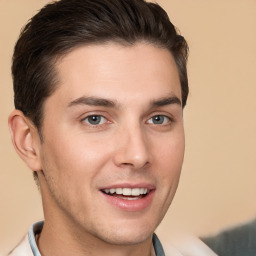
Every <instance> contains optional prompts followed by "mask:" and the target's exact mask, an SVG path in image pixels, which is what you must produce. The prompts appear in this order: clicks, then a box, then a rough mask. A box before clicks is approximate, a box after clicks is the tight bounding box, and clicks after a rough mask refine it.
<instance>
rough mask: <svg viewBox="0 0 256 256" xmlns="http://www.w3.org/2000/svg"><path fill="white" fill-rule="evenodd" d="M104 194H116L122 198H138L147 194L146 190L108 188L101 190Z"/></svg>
mask: <svg viewBox="0 0 256 256" xmlns="http://www.w3.org/2000/svg"><path fill="white" fill-rule="evenodd" d="M103 191H104V192H105V193H106V194H114V193H116V194H118V195H124V196H139V195H145V194H147V193H148V189H147V188H110V189H103Z"/></svg>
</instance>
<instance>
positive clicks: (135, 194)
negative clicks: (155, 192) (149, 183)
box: [132, 188, 140, 196]
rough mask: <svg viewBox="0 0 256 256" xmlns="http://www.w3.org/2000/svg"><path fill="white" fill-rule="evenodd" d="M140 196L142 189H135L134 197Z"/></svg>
mask: <svg viewBox="0 0 256 256" xmlns="http://www.w3.org/2000/svg"><path fill="white" fill-rule="evenodd" d="M139 195H140V189H139V188H134V189H132V196H139Z"/></svg>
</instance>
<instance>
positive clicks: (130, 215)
mask: <svg viewBox="0 0 256 256" xmlns="http://www.w3.org/2000/svg"><path fill="white" fill-rule="evenodd" d="M187 52H188V48H187V44H186V41H185V40H184V38H183V37H182V36H180V35H178V34H177V32H176V30H175V28H174V26H173V24H172V23H171V22H170V21H169V18H168V16H167V14H166V13H165V11H164V10H163V9H162V8H161V7H160V6H158V5H157V4H153V3H147V2H145V1H143V0H129V1H128V0H107V1H106V0H93V1H92V0H61V1H58V2H53V3H50V4H48V5H47V6H45V7H44V8H43V9H42V10H41V11H40V12H39V13H38V14H37V15H35V16H34V17H33V18H32V19H31V20H30V21H29V23H28V24H27V25H26V26H25V28H24V29H23V31H22V32H21V35H20V38H19V40H18V42H17V44H16V46H15V51H14V55H13V66H12V73H13V82H14V94H15V96H14V102H15V110H14V111H13V112H12V113H11V114H10V116H9V126H10V130H11V135H12V141H13V144H14V147H15V149H16V151H17V153H18V154H19V156H20V157H21V158H22V159H23V160H24V161H25V163H26V164H27V165H28V167H29V168H30V169H31V170H32V171H33V173H34V177H35V179H36V181H37V183H38V186H39V187H40V191H41V195H42V203H43V209H44V218H45V220H44V222H40V223H36V224H34V225H33V226H32V227H31V229H30V231H29V233H28V235H27V236H26V237H25V238H24V240H23V241H22V243H21V244H20V245H19V246H18V247H16V248H15V249H14V250H13V251H12V252H11V253H10V255H44V256H48V255H73V256H76V255H140V256H143V255H164V251H163V248H162V246H161V244H160V241H159V240H158V238H157V237H156V235H154V230H155V229H156V227H157V226H158V225H159V223H160V222H161V220H162V219H163V217H164V215H165V213H166V211H167V210H168V207H169V205H170V204H171V202H172V199H173V196H174V194H175V191H176V188H177V186H178V181H179V176H180V171H181V166H182V161H183V154H184V129H183V108H184V106H185V105H186V101H187V95H188V81H187V72H186V60H187ZM173 252H174V250H173ZM176 252H177V251H176ZM177 253H178V252H177ZM173 255H174V254H173ZM179 255H180V254H179Z"/></svg>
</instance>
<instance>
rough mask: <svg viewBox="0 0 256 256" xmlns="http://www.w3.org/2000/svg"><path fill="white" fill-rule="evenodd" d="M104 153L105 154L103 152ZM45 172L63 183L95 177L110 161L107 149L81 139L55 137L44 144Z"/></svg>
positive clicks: (95, 142)
mask: <svg viewBox="0 0 256 256" xmlns="http://www.w3.org/2000/svg"><path fill="white" fill-rule="evenodd" d="M103 151H104V152H103ZM43 156H44V157H43V166H44V169H45V170H44V171H45V172H50V173H49V174H50V175H51V176H52V175H54V176H55V177H56V178H57V179H58V180H61V181H62V182H65V180H66V181H69V182H71V181H72V180H73V181H74V179H76V180H79V179H80V182H81V180H84V179H85V176H86V178H87V179H88V178H90V177H93V176H94V175H96V174H97V172H98V171H99V170H100V169H101V167H102V166H103V165H104V164H105V162H106V161H107V159H108V150H107V147H103V146H102V143H99V142H98V141H92V140H86V139H82V138H81V137H79V136H77V137H74V136H73V137H71V138H65V139H63V137H57V136H56V137H55V138H54V139H53V138H52V139H50V140H47V141H45V142H44V148H43Z"/></svg>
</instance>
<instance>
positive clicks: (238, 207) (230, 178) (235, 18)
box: [0, 0, 256, 253]
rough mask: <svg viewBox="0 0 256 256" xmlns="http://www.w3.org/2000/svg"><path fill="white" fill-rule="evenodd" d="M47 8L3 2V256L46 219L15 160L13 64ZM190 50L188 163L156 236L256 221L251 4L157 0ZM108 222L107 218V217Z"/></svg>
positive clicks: (33, 0)
mask: <svg viewBox="0 0 256 256" xmlns="http://www.w3.org/2000/svg"><path fill="white" fill-rule="evenodd" d="M47 2H48V1H46V0H22V1H21V0H0V104H1V108H0V122H1V126H0V143H1V146H0V212H1V218H0V252H2V253H5V252H7V251H8V249H10V248H11V247H13V246H14V245H15V244H16V243H17V242H18V241H19V240H20V239H21V238H22V236H23V235H24V234H25V233H26V232H27V231H28V228H29V226H30V225H31V224H32V223H33V222H35V221H37V220H40V219H42V218H43V214H42V207H41V201H40V195H39V192H38V190H37V188H36V185H35V184H34V181H33V178H32V173H31V171H30V170H29V169H28V168H27V167H26V166H25V164H24V163H23V162H22V161H21V160H20V159H19V158H18V156H17V155H16V153H15V151H14V149H13V146H12V144H11V139H10V136H9V131H8V126H7V118H8V114H9V113H10V112H11V110H12V109H13V92H12V79H11V73H10V67H11V56H12V51H13V47H14V44H15V41H16V40H17V37H18V35H19V31H20V29H21V27H22V26H23V25H24V24H25V23H26V22H27V20H28V19H29V18H30V17H31V16H32V15H34V14H35V13H36V12H37V10H39V9H40V8H41V7H42V6H43V5H44V4H46V3H47ZM158 2H159V3H160V4H161V5H162V6H163V7H164V8H165V9H166V10H167V12H168V14H169V16H170V19H171V21H172V22H173V23H174V24H175V25H176V26H177V27H178V28H179V30H180V32H181V34H182V35H184V36H185V38H186V39H187V41H188V43H189V46H190V57H189V63H188V75H189V83H190V91H191V92H190V95H189V98H188V105H187V107H186V108H185V111H184V120H185V121H184V122H185V131H186V154H185V160H184V166H183V172H182V176H181V181H180V185H179V188H178V191H177V194H176V197H175V199H174V201H173V204H172V205H171V207H170V209H169V212H168V214H167V216H166V217H165V219H164V221H163V222H162V224H161V225H160V227H159V228H158V231H157V233H158V234H159V236H160V238H162V239H163V240H164V241H167V240H168V236H169V234H170V233H171V232H172V231H173V230H176V229H183V230H186V231H188V232H190V233H192V234H195V235H197V236H201V235H207V234H213V233H215V232H217V231H219V230H220V229H223V228H224V227H228V226H232V225H235V224H239V223H242V222H244V221H247V220H249V219H251V218H254V216H255V215H256V200H255V195H256V157H255V148H256V136H255V132H256V115H255V110H256V100H255V97H256V1H255V0H208V1H205V0H193V1H191V0H161V1H160V0H159V1H158ZM105 214H106V213H105Z"/></svg>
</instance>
